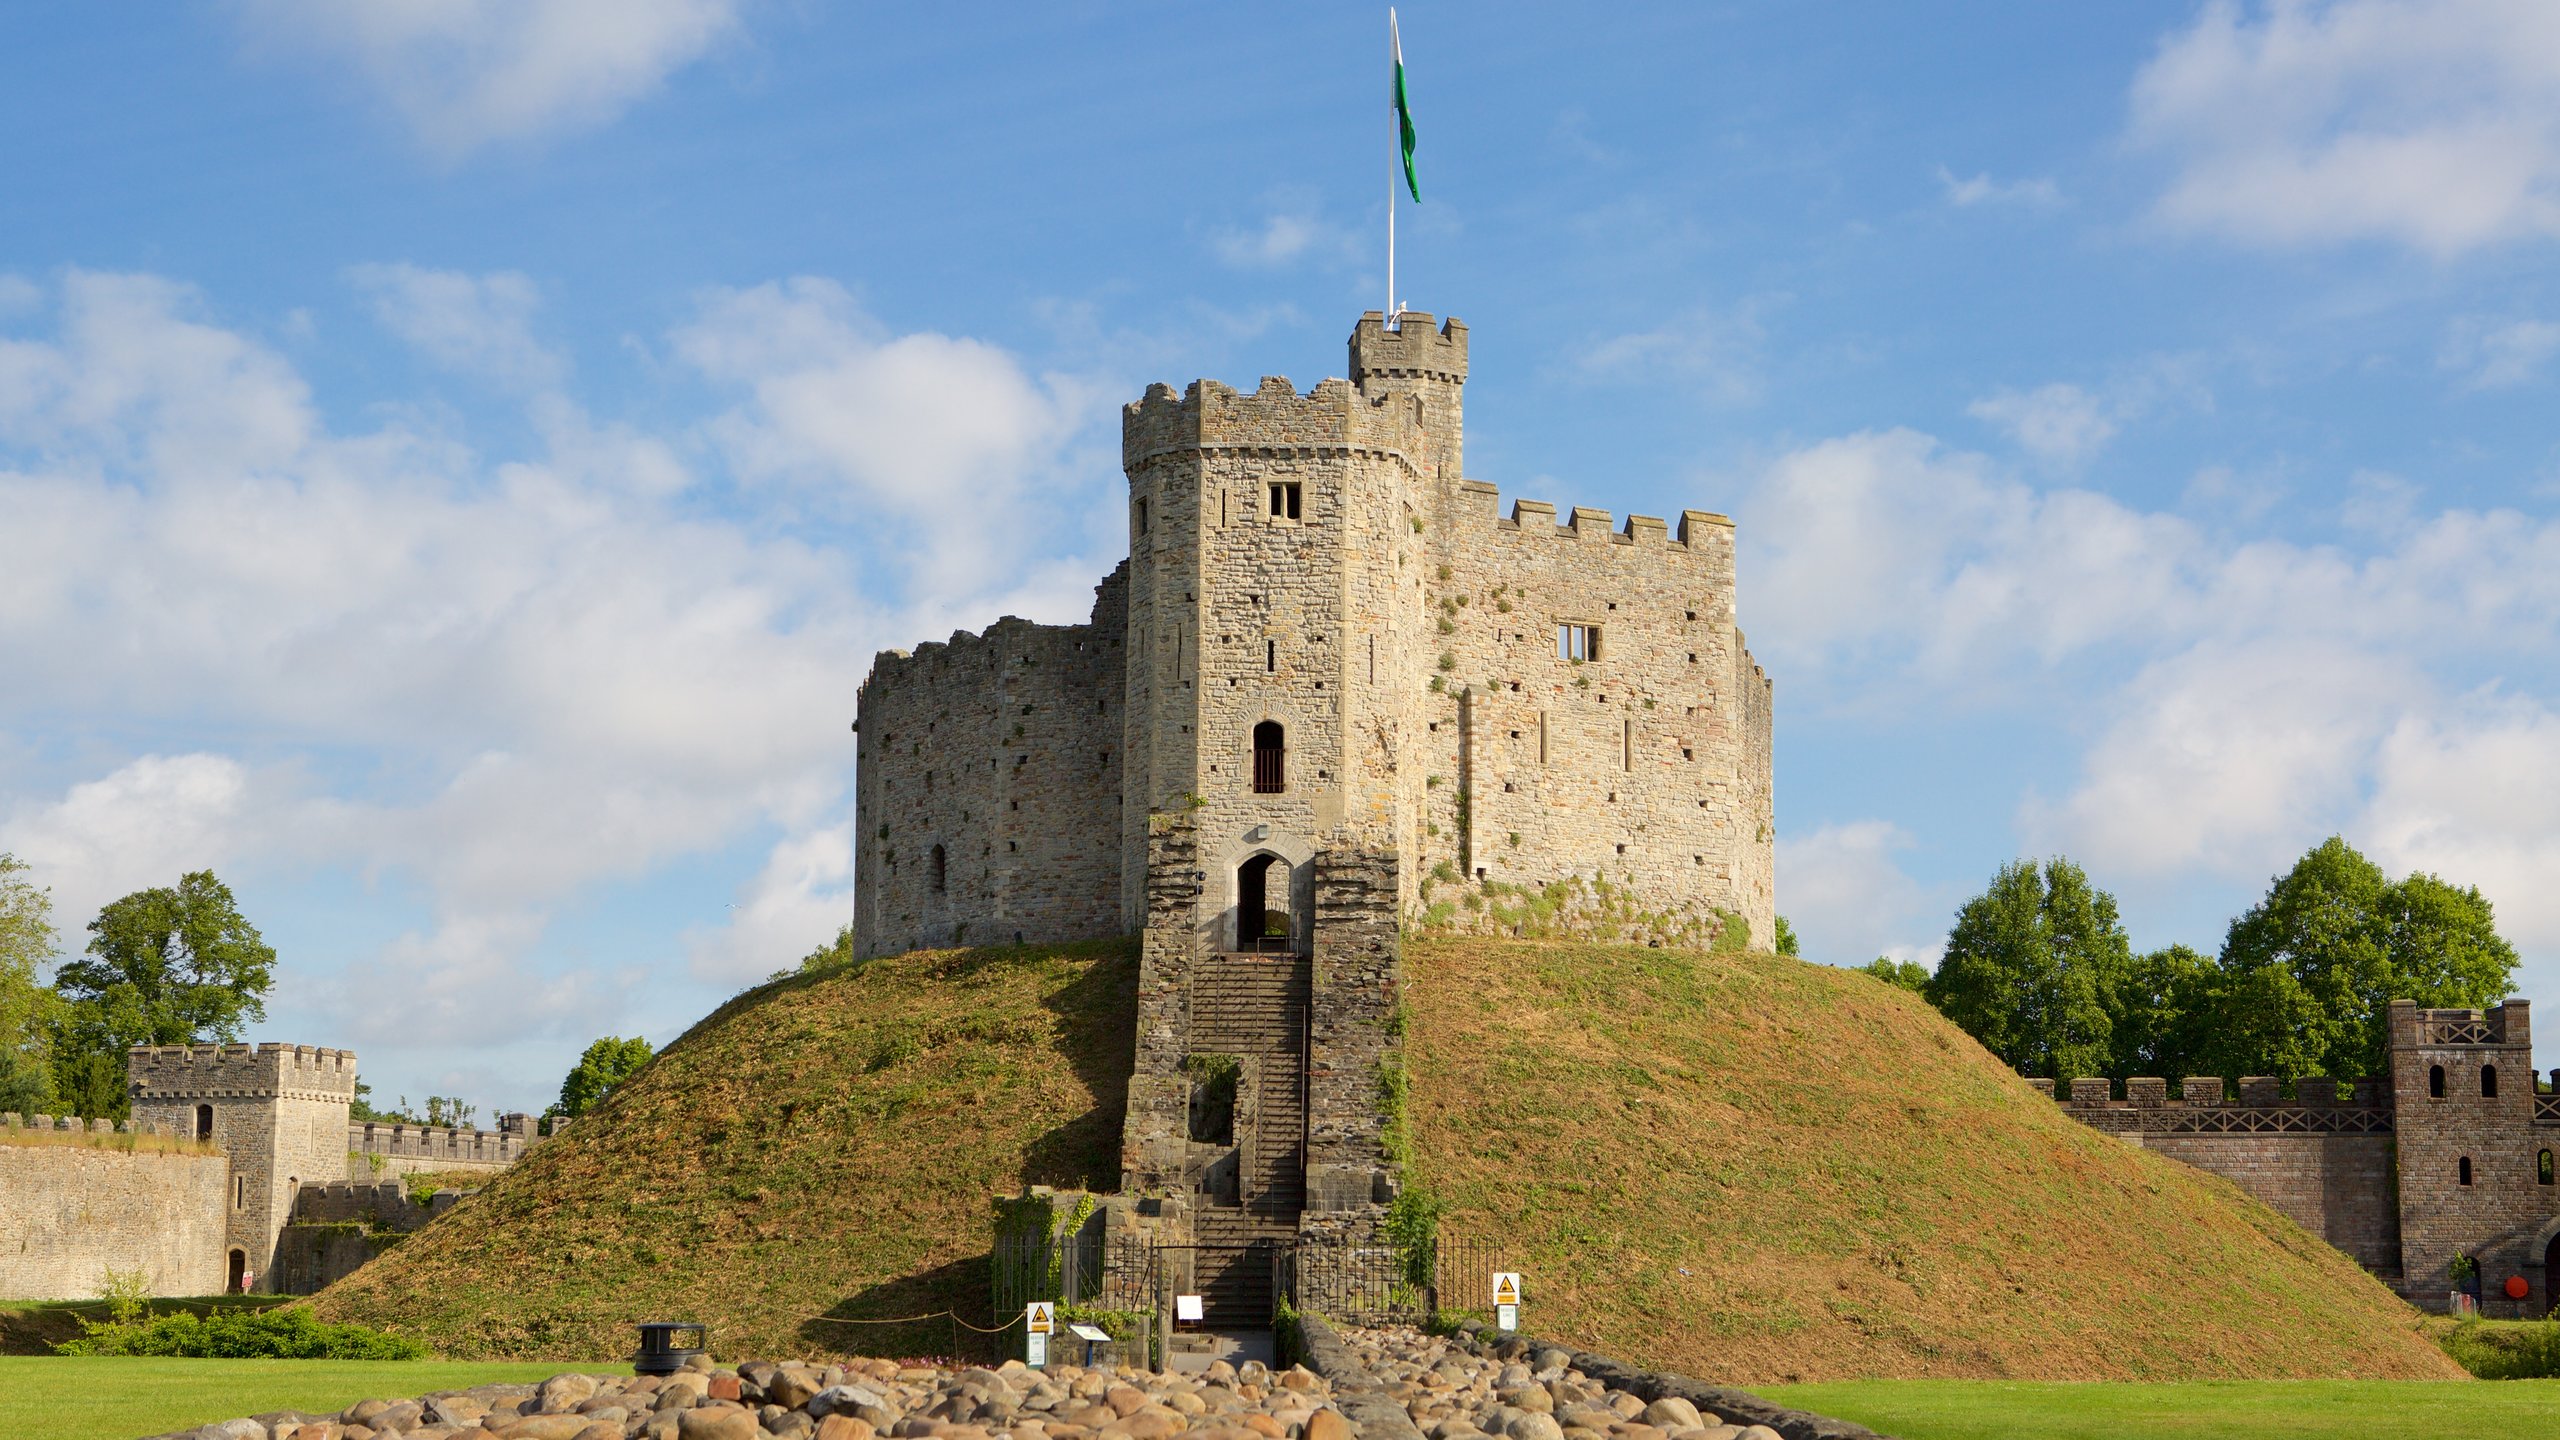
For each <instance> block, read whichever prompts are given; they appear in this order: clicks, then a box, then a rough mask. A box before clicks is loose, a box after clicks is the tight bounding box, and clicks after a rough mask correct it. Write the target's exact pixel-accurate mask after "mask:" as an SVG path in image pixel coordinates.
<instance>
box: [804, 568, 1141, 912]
mask: <svg viewBox="0 0 2560 1440" xmlns="http://www.w3.org/2000/svg"><path fill="white" fill-rule="evenodd" d="M1126 593H1127V582H1126V579H1125V576H1124V575H1122V574H1120V573H1115V574H1113V575H1112V576H1111V577H1110V578H1109V579H1107V580H1105V581H1104V582H1103V584H1102V585H1101V586H1100V587H1099V588H1098V590H1097V592H1096V598H1095V604H1094V613H1093V619H1092V621H1091V623H1088V624H1084V625H1035V624H1032V623H1031V622H1029V621H1027V620H1021V619H1017V618H1014V617H1012V616H1007V617H1005V618H1004V619H1002V620H999V621H997V622H996V623H995V624H994V625H991V626H989V627H988V628H987V630H986V632H985V633H984V634H982V635H973V634H969V633H967V632H961V633H958V634H954V635H953V636H952V637H951V639H950V641H949V642H948V643H946V644H925V645H920V646H918V647H916V650H915V652H914V653H913V654H911V655H910V654H907V653H905V652H901V651H894V650H892V651H885V652H883V653H882V654H881V655H880V656H879V658H878V659H876V660H875V661H874V662H873V665H872V670H871V675H870V678H869V679H867V680H866V681H865V682H864V684H863V687H862V697H861V718H860V719H859V720H858V721H857V729H858V731H859V734H860V736H861V739H860V741H859V744H858V748H857V755H858V758H859V764H858V768H857V770H856V772H855V780H854V790H855V803H854V813H855V816H856V818H857V821H858V822H859V823H860V825H861V826H862V827H863V830H862V834H861V835H860V836H859V837H858V844H859V847H860V850H859V853H860V861H859V863H858V864H857V865H856V867H855V872H854V934H855V943H856V949H857V953H859V954H863V955H879V954H887V953H894V952H897V951H901V950H907V949H913V948H919V947H923V946H929V945H963V944H979V945H986V944H1006V943H1016V942H1033V943H1047V942H1055V941H1064V940H1084V939H1092V938H1096V937H1099V936H1105V935H1114V934H1122V933H1126V927H1125V925H1124V924H1123V922H1122V917H1121V905H1120V892H1121V885H1120V880H1121V876H1120V857H1119V854H1118V852H1117V850H1116V849H1115V848H1114V847H1113V846H1111V845H1110V844H1109V843H1108V842H1107V841H1106V840H1102V839H1100V837H1106V836H1109V835H1112V834H1115V833H1117V832H1118V830H1119V828H1120V808H1121V803H1120V791H1121V764H1122V760H1121V755H1120V747H1119V744H1118V736H1119V733H1120V729H1121V724H1120V705H1121V691H1122V680H1121V671H1122V665H1123V654H1122V651H1123V646H1124V644H1125V641H1124V638H1123V637H1124V631H1125V625H1126V620H1125V615H1126V600H1125V596H1126ZM936 847H940V849H941V860H940V862H939V864H938V865H937V863H936V861H935V858H934V852H935V849H936Z"/></svg>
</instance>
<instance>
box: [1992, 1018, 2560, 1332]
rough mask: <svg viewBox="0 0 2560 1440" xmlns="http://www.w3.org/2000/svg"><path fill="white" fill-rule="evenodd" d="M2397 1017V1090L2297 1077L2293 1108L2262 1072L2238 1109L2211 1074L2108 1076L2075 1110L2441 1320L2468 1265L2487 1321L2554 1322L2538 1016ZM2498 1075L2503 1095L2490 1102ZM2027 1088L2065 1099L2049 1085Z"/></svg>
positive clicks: (2549, 1143)
mask: <svg viewBox="0 0 2560 1440" xmlns="http://www.w3.org/2000/svg"><path fill="white" fill-rule="evenodd" d="M2386 1020H2387V1032H2388V1035H2389V1039H2390V1046H2391V1074H2390V1075H2389V1076H2388V1077H2387V1078H2382V1079H2372V1080H2358V1081H2355V1082H2354V1083H2353V1084H2352V1085H2351V1086H2347V1087H2345V1088H2343V1089H2342V1088H2341V1087H2340V1085H2339V1083H2338V1082H2337V1081H2334V1080H2315V1079H2305V1080H2297V1081H2294V1082H2293V1089H2294V1091H2295V1098H2294V1099H2292V1100H2286V1099H2284V1098H2283V1090H2284V1082H2282V1081H2279V1080H2277V1079H2275V1078H2272V1077H2269V1076H2257V1075H2253V1076H2248V1077H2244V1078H2243V1079H2242V1080H2241V1081H2240V1087H2239V1096H2238V1099H2237V1103H2225V1096H2224V1093H2223V1082H2222V1081H2221V1080H2220V1079H2217V1078H2213V1077H2209V1076H2190V1077H2189V1078H2188V1079H2187V1080H2186V1081H2185V1082H2184V1084H2183V1086H2182V1087H2181V1090H2182V1097H2181V1098H2180V1099H2177V1100H2171V1099H2170V1098H2169V1097H2168V1084H2167V1082H2166V1081H2163V1080H2159V1079H2152V1078H2135V1079H2132V1080H2128V1081H2126V1082H2125V1093H2124V1097H2123V1098H2122V1099H2118V1098H2116V1097H2115V1096H2114V1095H2113V1094H2112V1093H2111V1088H2110V1086H2109V1085H2108V1083H2107V1082H2106V1081H2105V1080H2103V1079H2080V1080H2074V1081H2072V1082H2071V1086H2070V1090H2069V1102H2068V1108H2069V1113H2070V1114H2071V1115H2072V1116H2073V1118H2075V1119H2078V1120H2080V1121H2081V1122H2082V1123H2084V1124H2087V1125H2090V1126H2092V1127H2094V1128H2096V1129H2100V1130H2104V1131H2106V1132H2108V1133H2109V1134H2112V1135H2118V1136H2121V1137H2123V1138H2124V1139H2126V1140H2129V1141H2132V1142H2133V1143H2135V1144H2138V1145H2143V1146H2145V1147H2147V1148H2150V1149H2153V1150H2157V1151H2159V1152H2161V1153H2162V1154H2164V1155H2168V1156H2171V1157H2173V1158H2175V1159H2179V1160H2183V1161H2186V1162H2187V1163H2188V1164H2191V1165H2194V1166H2196V1167H2197V1168H2198V1169H2202V1170H2210V1171H2212V1172H2213V1173H2215V1174H2217V1175H2221V1176H2223V1177H2225V1178H2227V1179H2229V1180H2231V1181H2232V1182H2233V1183H2235V1184H2237V1185H2239V1186H2240V1188H2242V1189H2243V1190H2246V1191H2248V1192H2249V1193H2250V1194H2251V1195H2252V1196H2254V1197H2256V1198H2257V1199H2258V1200H2260V1201H2263V1202H2264V1203H2265V1204H2267V1205H2268V1206H2269V1207H2270V1208H2273V1209H2275V1210H2278V1211H2280V1212H2282V1213H2283V1214H2285V1215H2286V1216H2288V1217H2290V1218H2292V1219H2293V1220H2294V1221H2295V1222H2296V1223H2298V1224H2300V1225H2301V1226H2302V1227H2303V1228H2304V1229H2306V1230H2309V1231H2310V1232H2312V1233H2313V1234H2315V1235H2318V1236H2320V1237H2321V1238H2322V1239H2325V1240H2327V1241H2328V1242H2329V1243H2330V1244H2332V1245H2335V1246H2337V1247H2338V1248H2339V1249H2341V1250H2343V1251H2345V1252H2346V1253H2347V1254H2349V1255H2351V1256H2353V1257H2354V1258H2355V1259H2356V1260H2357V1262H2358V1263H2360V1264H2362V1265H2364V1266H2365V1267H2366V1268H2367V1269H2369V1270H2371V1271H2373V1272H2374V1273H2375V1274H2376V1275H2378V1276H2380V1277H2381V1278H2383V1279H2384V1280H2386V1281H2388V1282H2389V1283H2391V1284H2392V1285H2393V1286H2394V1287H2395V1288H2397V1289H2398V1290H2399V1291H2400V1293H2401V1294H2402V1295H2404V1296H2406V1297H2407V1298H2408V1299H2410V1300H2411V1301H2413V1302H2415V1303H2417V1304H2419V1305H2422V1306H2425V1307H2426V1308H2428V1309H2431V1310H2443V1309H2446V1308H2447V1306H2448V1304H2449V1303H2450V1302H2449V1300H2448V1295H2449V1293H2450V1292H2451V1291H2452V1289H2453V1287H2454V1282H2453V1280H2452V1279H2451V1277H2450V1275H2449V1274H2448V1267H2449V1265H2450V1263H2451V1262H2452V1260H2453V1258H2454V1257H2455V1256H2456V1255H2468V1256H2471V1257H2472V1258H2474V1259H2475V1260H2477V1261H2478V1262H2479V1264H2480V1279H2481V1302H2480V1309H2481V1313H2482V1314H2484V1315H2489V1316H2493V1317H2503V1318H2523V1317H2531V1316H2538V1315H2542V1314H2544V1313H2546V1312H2547V1311H2548V1310H2550V1308H2551V1297H2552V1285H2551V1280H2552V1277H2551V1276H2550V1275H2548V1274H2546V1273H2545V1267H2546V1261H2547V1257H2548V1253H2549V1247H2550V1245H2551V1243H2552V1241H2553V1240H2554V1239H2555V1237H2560V1185H2545V1184H2543V1183H2541V1179H2540V1175H2539V1163H2538V1162H2539V1157H2540V1155H2541V1152H2542V1151H2544V1150H2553V1151H2560V1084H2556V1086H2555V1091H2553V1092H2542V1091H2540V1090H2539V1089H2538V1087H2537V1086H2536V1083H2535V1076H2534V1073H2533V1028H2532V1020H2531V1012H2530V1007H2529V1006H2528V1005H2527V1004H2526V1002H2524V1001H2522V1000H2510V1001H2508V1002H2506V1003H2505V1004H2503V1005H2500V1006H2499V1007H2498V1008H2496V1009H2495V1010H2491V1011H2487V1012H2485V1013H2484V1012H2482V1011H2478V1010H2423V1009H2420V1008H2418V1007H2417V1006H2416V1005H2414V1004H2412V1003H2410V1002H2408V1001H2405V1000H2396V1001H2393V1002H2392V1004H2391V1008H2390V1012H2389V1014H2388V1016H2387V1017H2386ZM2438 1070H2441V1071H2442V1073H2443V1080H2444V1087H2443V1088H2444V1093H2443V1094H2442V1095H2440V1096H2439V1095H2436V1094H2434V1093H2432V1092H2433V1090H2434V1088H2435V1087H2434V1084H2433V1072H2435V1071H2438ZM2490 1070H2494V1071H2495V1072H2496V1075H2497V1083H2496V1087H2495V1088H2496V1091H2497V1093H2496V1094H2494V1095H2491V1094H2484V1093H2483V1092H2484V1091H2485V1090H2487V1089H2488V1088H2489V1087H2488V1086H2487V1085H2486V1084H2484V1082H2483V1077H2484V1074H2485V1073H2486V1072H2488V1071H2490ZM2553 1078H2554V1080H2555V1082H2560V1073H2555V1075H2554V1077H2553ZM2028 1083H2030V1084H2032V1085H2034V1086H2036V1087H2037V1088H2038V1089H2040V1090H2042V1091H2043V1092H2044V1093H2045V1094H2047V1095H2051V1094H2052V1093H2053V1091H2054V1085H2053V1082H2052V1081H2050V1080H2033V1081H2030V1082H2028ZM2466 1159H2467V1160H2469V1161H2470V1162H2471V1178H2470V1183H2469V1184H2467V1185H2466V1184H2464V1183H2463V1178H2462V1173H2463V1172H2462V1162H2463V1161H2464V1160H2466ZM2511 1277H2512V1278H2516V1279H2521V1280H2523V1281H2524V1282H2525V1287H2526V1293H2525V1296H2524V1298H2523V1299H2521V1300H2516V1299H2510V1298H2509V1297H2508V1296H2507V1295H2506V1294H2505V1293H2504V1289H2505V1283H2506V1281H2507V1280H2508V1279H2509V1278H2511Z"/></svg>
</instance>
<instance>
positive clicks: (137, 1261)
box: [0, 1142, 231, 1300]
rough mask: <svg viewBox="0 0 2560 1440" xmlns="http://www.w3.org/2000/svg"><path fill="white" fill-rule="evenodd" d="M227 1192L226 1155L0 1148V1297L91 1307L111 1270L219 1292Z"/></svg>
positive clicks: (182, 1289)
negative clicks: (3, 1222)
mask: <svg viewBox="0 0 2560 1440" xmlns="http://www.w3.org/2000/svg"><path fill="white" fill-rule="evenodd" d="M230 1188H231V1186H230V1166H229V1164H228V1162H226V1161H225V1160H224V1158H223V1157H222V1156H220V1155H155V1154H149V1153H146V1152H138V1151H137V1152H129V1151H123V1150H112V1149H89V1148H86V1147H80V1146H69V1145H12V1144H8V1143H5V1142H0V1216H5V1217H7V1220H8V1224H7V1227H6V1229H5V1231H0V1296H7V1297H9V1298H11V1299H15V1300H88V1299H94V1298H95V1297H96V1296H97V1293H98V1285H99V1281H100V1280H101V1279H102V1278H104V1274H105V1272H106V1271H107V1270H108V1269H109V1268H114V1269H118V1270H132V1269H137V1268H138V1269H141V1270H142V1271H144V1272H145V1273H146V1274H147V1275H148V1276H149V1277H150V1283H151V1293H153V1294H155V1295H216V1294H220V1293H221V1291H222V1287H223V1282H224V1280H225V1278H226V1276H225V1273H224V1270H223V1242H224V1239H225V1237H226V1235H227V1233H228V1224H229V1220H230V1205H229V1199H230V1195H229V1192H230Z"/></svg>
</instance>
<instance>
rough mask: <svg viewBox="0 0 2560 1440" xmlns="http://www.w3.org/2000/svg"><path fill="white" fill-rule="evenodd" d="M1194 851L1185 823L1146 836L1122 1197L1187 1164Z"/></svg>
mask: <svg viewBox="0 0 2560 1440" xmlns="http://www.w3.org/2000/svg"><path fill="white" fill-rule="evenodd" d="M1196 846H1197V840H1196V837H1195V835H1194V833H1193V831H1192V828H1191V825H1190V823H1189V820H1188V818H1187V817H1185V816H1181V815H1168V816H1166V817H1164V818H1163V819H1162V820H1160V821H1159V822H1158V823H1157V824H1156V825H1155V827H1154V828H1153V830H1152V831H1151V832H1150V833H1149V835H1148V837H1147V861H1146V864H1145V865H1144V866H1143V867H1141V869H1140V871H1139V873H1140V874H1142V875H1144V876H1146V877H1147V916H1146V920H1147V923H1146V927H1145V938H1144V940H1143V941H1142V942H1141V944H1140V948H1139V958H1138V1046H1137V1055H1136V1057H1135V1061H1134V1064H1133V1067H1132V1070H1131V1074H1130V1076H1129V1100H1128V1118H1127V1119H1126V1120H1125V1121H1124V1122H1122V1126H1121V1142H1120V1188H1121V1190H1122V1191H1124V1192H1132V1193H1134V1192H1140V1191H1160V1190H1163V1189H1165V1188H1167V1187H1169V1186H1170V1185H1172V1183H1173V1181H1174V1179H1175V1177H1178V1176H1179V1175H1181V1174H1182V1171H1183V1167H1184V1165H1185V1164H1186V1163H1187V1162H1188V1161H1189V1159H1190V1153H1191V1151H1190V1137H1191V1129H1190V1118H1191V1081H1190V1078H1189V1077H1188V1076H1186V1075H1185V1074H1184V1073H1183V1070H1182V1061H1183V1057H1184V1056H1186V1055H1188V1054H1189V1053H1190V1049H1191V974H1192V971H1193V969H1194V968H1195V967H1196V966H1197V965H1198V963H1199V961H1200V958H1201V953H1202V949H1203V946H1202V943H1201V937H1200V936H1198V935H1196V934H1194V933H1193V931H1192V928H1191V917H1192V916H1193V915H1194V914H1196V913H1197V911H1198V905H1199V893H1200V891H1199V886H1198V884H1197V882H1195V881H1194V880H1193V878H1192V876H1193V874H1194V872H1195V869H1196V866H1195V864H1194V858H1195V856H1196V855H1197V853H1198V852H1197V848H1196ZM1184 1238H1187V1237H1184Z"/></svg>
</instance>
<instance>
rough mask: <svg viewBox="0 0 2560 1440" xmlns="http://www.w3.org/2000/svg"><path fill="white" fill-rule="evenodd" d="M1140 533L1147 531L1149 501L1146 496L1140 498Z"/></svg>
mask: <svg viewBox="0 0 2560 1440" xmlns="http://www.w3.org/2000/svg"><path fill="white" fill-rule="evenodd" d="M1138 533H1139V534H1141V535H1144V534H1146V533H1147V502H1146V498H1145V497H1144V496H1141V497H1139V499H1138Z"/></svg>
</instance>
